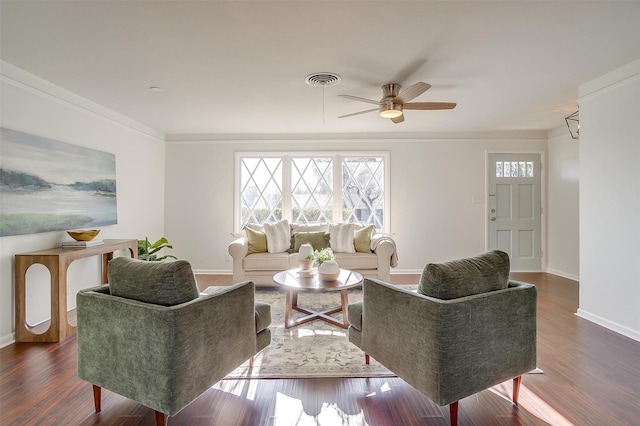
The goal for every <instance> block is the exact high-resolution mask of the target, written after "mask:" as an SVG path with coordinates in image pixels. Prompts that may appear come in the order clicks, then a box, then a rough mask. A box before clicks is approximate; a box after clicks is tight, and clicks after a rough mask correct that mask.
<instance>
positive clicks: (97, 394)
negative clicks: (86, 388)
mask: <svg viewBox="0 0 640 426" xmlns="http://www.w3.org/2000/svg"><path fill="white" fill-rule="evenodd" d="M101 402H102V388H101V387H100V386H96V385H93V406H94V407H95V408H96V413H99V412H100V410H102V407H101Z"/></svg>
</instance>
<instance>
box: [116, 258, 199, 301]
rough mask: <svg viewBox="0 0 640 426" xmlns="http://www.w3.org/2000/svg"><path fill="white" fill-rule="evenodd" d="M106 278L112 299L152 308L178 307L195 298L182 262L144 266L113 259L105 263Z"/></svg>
mask: <svg viewBox="0 0 640 426" xmlns="http://www.w3.org/2000/svg"><path fill="white" fill-rule="evenodd" d="M108 278H109V290H110V291H111V294H112V295H113V296H118V297H124V298H127V299H134V300H138V301H140V302H145V303H153V304H155V305H163V306H173V305H179V304H180V303H185V302H188V301H190V300H193V299H197V298H198V296H199V291H198V285H197V284H196V279H195V276H194V275H193V270H192V269H191V265H190V264H189V262H187V261H186V260H176V261H171V262H147V261H144V260H138V259H131V258H129V257H116V258H115V259H113V260H112V261H110V262H109V272H108Z"/></svg>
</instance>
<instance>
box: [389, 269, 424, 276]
mask: <svg viewBox="0 0 640 426" xmlns="http://www.w3.org/2000/svg"><path fill="white" fill-rule="evenodd" d="M422 271H423V270H422V269H392V270H391V275H420V274H422Z"/></svg>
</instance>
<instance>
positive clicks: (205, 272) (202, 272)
mask: <svg viewBox="0 0 640 426" xmlns="http://www.w3.org/2000/svg"><path fill="white" fill-rule="evenodd" d="M193 273H194V274H196V275H233V271H231V270H228V269H194V270H193Z"/></svg>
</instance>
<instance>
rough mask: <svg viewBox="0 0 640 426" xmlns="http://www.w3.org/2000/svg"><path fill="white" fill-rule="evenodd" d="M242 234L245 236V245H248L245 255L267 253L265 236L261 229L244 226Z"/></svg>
mask: <svg viewBox="0 0 640 426" xmlns="http://www.w3.org/2000/svg"><path fill="white" fill-rule="evenodd" d="M244 232H245V233H246V234H247V244H248V245H249V248H248V249H247V253H249V254H251V253H265V252H266V251H267V235H266V234H265V233H264V230H262V227H260V229H256V227H255V226H249V225H246V226H245V227H244Z"/></svg>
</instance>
